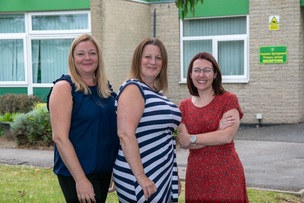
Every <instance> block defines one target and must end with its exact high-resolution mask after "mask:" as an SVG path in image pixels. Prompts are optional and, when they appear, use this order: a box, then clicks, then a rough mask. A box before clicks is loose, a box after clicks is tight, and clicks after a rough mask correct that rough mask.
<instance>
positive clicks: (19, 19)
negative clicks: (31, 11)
mask: <svg viewBox="0 0 304 203" xmlns="http://www.w3.org/2000/svg"><path fill="white" fill-rule="evenodd" d="M24 32H25V23H24V15H23V14H21V15H20V14H19V15H14V14H5V15H0V33H24Z"/></svg>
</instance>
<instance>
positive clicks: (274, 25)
mask: <svg viewBox="0 0 304 203" xmlns="http://www.w3.org/2000/svg"><path fill="white" fill-rule="evenodd" d="M279 28H280V16H269V30H278V29H279Z"/></svg>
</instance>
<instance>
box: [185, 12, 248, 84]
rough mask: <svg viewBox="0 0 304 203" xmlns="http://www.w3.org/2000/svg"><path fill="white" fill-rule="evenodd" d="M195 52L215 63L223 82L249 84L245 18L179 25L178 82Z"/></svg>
mask: <svg viewBox="0 0 304 203" xmlns="http://www.w3.org/2000/svg"><path fill="white" fill-rule="evenodd" d="M198 52H209V53H210V54H212V55H213V56H214V57H215V59H216V60H217V61H218V63H219V66H220V69H221V72H222V76H223V82H225V83H241V82H248V81H249V78H248V17H247V16H235V17H225V18H199V19H185V20H184V21H181V73H182V74H181V82H186V77H187V70H188V65H189V63H190V60H191V59H192V57H193V56H194V55H195V54H197V53H198Z"/></svg>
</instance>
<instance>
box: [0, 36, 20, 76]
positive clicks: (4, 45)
mask: <svg viewBox="0 0 304 203" xmlns="http://www.w3.org/2000/svg"><path fill="white" fill-rule="evenodd" d="M0 81H2V82H5V81H25V73H24V52H23V40H22V39H5V40H0Z"/></svg>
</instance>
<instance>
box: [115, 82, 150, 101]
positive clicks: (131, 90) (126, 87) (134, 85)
mask: <svg viewBox="0 0 304 203" xmlns="http://www.w3.org/2000/svg"><path fill="white" fill-rule="evenodd" d="M122 93H123V94H125V93H126V94H128V95H130V96H135V95H137V94H141V95H142V96H143V97H144V91H143V88H142V84H141V83H140V82H139V81H138V80H135V79H130V80H127V81H125V82H124V83H123V84H122V85H121V87H120V88H119V91H118V96H117V99H119V97H120V95H121V94H122Z"/></svg>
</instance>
